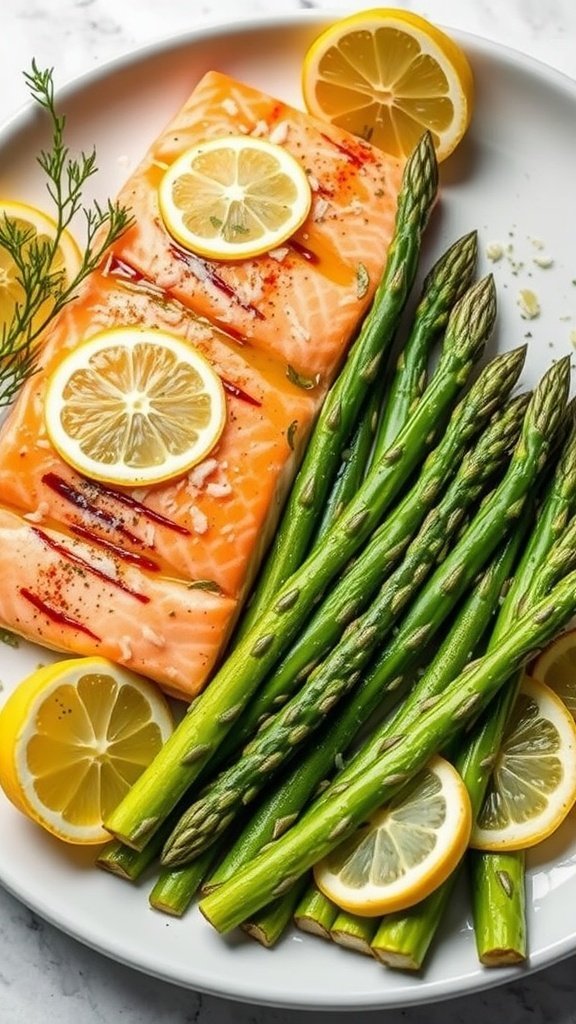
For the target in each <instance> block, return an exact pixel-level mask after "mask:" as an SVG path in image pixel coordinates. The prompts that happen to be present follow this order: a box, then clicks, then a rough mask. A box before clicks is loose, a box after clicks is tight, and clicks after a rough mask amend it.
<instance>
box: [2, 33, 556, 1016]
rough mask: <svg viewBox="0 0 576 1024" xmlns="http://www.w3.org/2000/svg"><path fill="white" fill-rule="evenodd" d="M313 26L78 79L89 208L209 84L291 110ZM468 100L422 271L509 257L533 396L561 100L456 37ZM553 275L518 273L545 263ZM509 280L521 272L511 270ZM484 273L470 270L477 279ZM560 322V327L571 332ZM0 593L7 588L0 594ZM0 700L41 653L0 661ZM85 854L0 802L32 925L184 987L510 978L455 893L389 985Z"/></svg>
mask: <svg viewBox="0 0 576 1024" xmlns="http://www.w3.org/2000/svg"><path fill="white" fill-rule="evenodd" d="M323 20H325V16H324V17H323V18H322V19H321V18H320V17H319V16H318V15H312V16H305V15H296V16H293V17H288V18H285V19H282V20H280V19H278V18H275V19H274V20H273V21H268V22H266V23H262V22H260V23H258V24H255V23H251V24H248V25H246V24H245V25H244V26H242V25H240V26H238V27H236V28H234V29H230V28H225V29H221V30H218V31H215V30H211V31H208V32H202V33H199V34H196V35H194V36H190V37H188V38H186V39H184V40H180V41H173V42H171V43H168V44H163V45H162V46H159V47H157V48H155V49H147V50H145V51H144V52H140V53H139V54H136V55H135V56H134V57H132V58H130V59H129V60H124V61H121V62H116V63H114V64H112V65H110V66H108V67H107V68H106V69H104V70H103V71H101V72H100V73H99V74H98V75H97V76H90V77H89V78H86V79H83V80H82V81H80V82H79V83H78V84H77V85H76V86H74V87H73V88H71V89H69V90H67V91H66V93H65V94H64V96H63V97H62V100H63V102H64V106H65V109H66V111H67V114H68V122H69V140H70V143H71V145H73V146H83V147H85V148H91V147H92V145H93V144H95V145H96V148H97V151H98V164H99V166H100V168H101V170H100V173H99V175H98V179H97V190H98V194H99V195H100V197H101V198H104V197H106V196H107V195H108V194H111V195H112V194H114V193H115V191H116V190H117V189H118V188H119V186H120V185H121V183H122V182H123V180H124V179H125V178H126V176H127V174H128V172H129V170H130V169H131V168H132V167H133V166H134V164H135V163H136V161H137V160H138V159H139V157H140V155H141V154H142V153H143V151H144V150H145V148H146V147H147V145H148V143H149V142H150V141H151V140H152V139H153V138H154V136H155V134H156V133H157V132H158V131H159V130H160V129H161V128H162V126H163V124H164V123H165V122H166V120H167V119H168V118H169V117H170V115H171V114H172V112H173V111H174V110H175V109H176V108H177V107H178V105H179V104H180V103H181V102H182V101H183V100H184V99H185V98H186V96H187V95H188V93H189V92H190V91H191V89H192V88H193V86H194V84H195V82H196V80H197V79H198V78H199V76H200V75H201V74H202V73H203V72H204V71H206V70H208V69H209V68H213V67H215V68H218V69H220V70H223V71H227V72H229V73H231V74H233V75H236V76H237V77H239V78H242V79H245V80H246V81H248V82H251V83H252V84H254V85H256V86H260V87H262V88H263V89H265V90H267V91H269V92H271V93H276V94H277V95H279V96H281V97H283V98H285V99H287V100H289V101H294V102H296V103H298V102H299V67H300V61H301V57H302V54H303V53H304V51H305V49H306V46H307V44H308V42H309V41H310V40H311V39H312V37H313V36H314V35H315V33H316V32H317V31H318V27H319V25H320V24H321V23H322V21H323ZM461 41H462V43H463V45H464V46H465V47H466V49H467V51H468V53H469V56H470V58H471V61H472V64H473V66H474V70H475V74H476V78H477V83H478V96H477V105H476V114H475V119H474V124H473V127H472V130H471V131H470V133H469V136H468V138H467V140H466V142H465V143H464V144H463V146H462V148H461V150H460V151H459V152H458V154H457V155H456V156H455V157H454V158H453V159H452V160H451V161H450V162H449V164H448V165H447V166H446V167H444V168H443V169H442V183H443V187H442V201H441V204H440V206H439V208H438V209H437V211H436V212H435V214H434V218H433V222H432V223H431V225H430V228H429V231H428V236H427V245H426V254H425V259H426V263H427V264H428V265H429V263H430V259H431V258H432V256H434V255H436V254H439V252H440V250H441V248H442V247H443V246H444V245H446V244H447V243H448V242H449V241H452V240H453V239H455V238H456V237H457V236H458V235H459V234H462V233H463V232H465V231H468V230H470V229H471V228H473V227H477V228H478V229H479V231H480V239H481V247H482V249H483V251H484V249H485V246H486V244H487V243H489V242H494V241H499V242H502V243H503V244H504V245H507V244H513V245H514V252H513V264H512V263H511V262H510V260H508V259H506V258H503V259H502V260H501V261H500V262H499V263H496V264H494V266H493V269H494V272H495V275H496V279H497V284H498V290H499V295H500V304H501V314H500V320H499V327H498V331H497V337H496V339H495V342H494V346H499V347H500V348H504V347H506V348H508V347H512V346H515V345H517V344H518V343H520V342H522V340H523V339H524V338H526V339H527V340H528V341H529V346H530V348H529V361H528V366H527V369H526V372H525V380H526V382H527V384H532V383H534V381H535V380H536V378H537V376H538V375H539V374H540V373H541V372H542V370H543V369H544V367H545V366H546V365H547V364H548V363H549V361H550V359H551V358H553V357H554V356H556V355H558V354H560V353H564V352H566V351H568V350H569V348H570V332H571V331H573V330H574V329H575V328H576V283H575V280H574V279H576V256H575V250H574V225H575V224H576V200H575V190H574V187H573V177H574V168H575V167H576V135H575V134H574V120H575V117H576V85H575V84H574V83H572V82H571V81H569V80H568V79H565V78H562V77H561V76H560V75H558V74H556V73H553V72H552V71H550V70H548V69H547V68H545V67H544V66H541V65H538V64H536V63H535V62H533V61H531V60H528V59H527V58H525V57H522V56H520V55H518V54H515V53H511V52H509V51H506V50H502V49H498V48H496V47H494V46H493V45H492V44H488V43H486V42H482V41H481V40H479V39H475V38H472V37H469V36H468V37H462V39H461ZM42 141H45V140H43V138H42V130H41V128H40V123H39V119H38V117H37V115H36V113H31V112H29V111H28V112H25V113H24V114H23V115H21V116H20V117H18V118H17V119H16V120H15V121H13V122H12V124H11V125H10V126H9V128H7V129H6V130H5V131H4V133H3V135H2V138H1V143H0V146H1V148H0V152H1V167H0V195H12V196H13V197H15V198H22V199H28V200H30V201H37V202H41V203H42V202H44V193H43V183H42V179H41V177H40V175H39V174H38V173H37V172H36V170H35V163H34V157H35V155H36V153H37V152H38V148H39V145H40V143H41V142H42ZM533 240H537V241H538V240H539V241H540V242H541V243H543V244H544V250H542V251H544V252H546V253H548V254H549V255H550V256H551V257H552V258H553V259H554V266H553V267H551V268H549V269H542V268H541V267H538V266H536V265H535V264H533V263H532V259H533V257H534V256H539V255H541V254H542V251H541V250H538V249H537V248H536V246H535V245H534V244H533ZM519 263H522V264H523V266H522V267H519V266H517V265H516V264H519ZM489 266H490V264H489V263H488V262H487V260H486V259H485V258H484V257H483V258H482V267H481V270H482V271H483V272H484V271H486V269H487V268H488V267H489ZM523 287H526V288H528V287H529V288H531V289H532V290H534V291H535V292H536V293H537V294H538V296H539V298H540V301H541V305H542V315H541V317H540V318H538V319H536V320H534V321H531V322H527V321H524V320H522V319H521V317H520V313H519V309H518V306H517V305H516V296H517V294H518V291H519V290H520V288H523ZM570 318H571V319H570ZM3 585H4V586H6V585H9V583H7V581H4V584H3ZM1 654H2V669H1V670H0V676H1V678H2V683H3V684H4V694H6V693H8V692H9V690H10V688H11V686H12V685H13V683H14V682H15V681H16V680H18V679H20V678H22V677H23V676H24V675H25V674H26V672H27V671H29V670H30V669H31V668H33V667H34V666H35V665H36V664H37V662H38V661H39V660H46V658H47V655H46V652H44V651H40V649H39V648H32V647H27V646H26V645H22V646H21V647H20V649H19V650H18V651H12V649H11V648H9V647H2V650H1ZM92 858H93V854H92V853H91V852H90V851H76V852H75V851H73V850H72V851H70V850H68V849H67V848H65V847H63V846H62V845H60V844H58V843H57V842H56V841H53V840H51V839H50V837H47V836H45V835H44V834H42V833H41V832H40V831H39V830H37V829H36V828H35V827H34V826H33V825H31V824H29V823H28V822H27V821H26V820H25V819H24V818H23V817H21V816H20V815H19V814H18V813H17V812H16V811H15V810H13V808H12V807H11V806H10V805H9V804H8V802H7V801H6V800H4V799H3V798H0V881H1V882H2V883H3V884H4V885H5V886H6V888H7V889H9V890H10V891H11V892H12V893H14V894H15V895H16V896H18V897H19V898H20V899H22V900H23V901H24V902H25V903H27V904H28V905H29V906H30V907H32V908H33V909H34V910H36V911H37V912H38V913H39V914H40V915H42V916H43V917H45V918H46V919H48V920H49V921H51V922H52V923H54V924H56V925H57V926H58V927H59V928H62V929H63V930H64V931H66V932H68V933H69V934H71V935H73V936H75V937H76V938H78V939H80V940H81V941H82V942H85V943H87V944H88V945H90V946H93V947H95V948H96V949H98V950H100V951H101V952H103V953H105V954H107V955H108V956H111V957H113V958H115V959H117V960H120V961H122V962H124V963H127V964H130V965H132V966H133V967H136V968H139V969H140V970H143V971H146V972H147V973H149V974H153V975H157V976H160V977H162V978H165V979H167V980H170V981H173V982H177V983H179V984H181V985H186V986H190V987H192V988H195V989H198V990H202V991H206V992H212V993H217V994H219V995H222V996H228V997H231V998H235V999H241V1000H246V1001H250V1002H257V1003H265V1004H270V1005H283V1006H291V1007H305V1008H316V1009H318V1008H334V1009H335V1008H340V1009H342V1008H349V1009H361V1008H365V1009H366V1008H376V1007H385V1006H398V1005H406V1004H409V1003H423V1002H430V1001H432V1000H435V999H442V998H446V997H448V996H453V995H456V994H460V993H467V992H470V991H471V990H473V989H478V988H482V987H485V986H489V985H494V984H498V983H500V982H504V981H507V980H510V979H511V978H516V979H517V978H519V977H520V976H521V972H520V971H518V970H511V969H508V970H504V971H501V972H494V971H492V972H490V971H486V970H482V969H480V968H479V966H478V963H477V960H476V956H475V950H474V942H473V935H472V932H471V926H470V921H469V917H468V909H467V901H466V899H465V897H464V894H463V895H462V897H461V898H459V899H458V900H457V901H455V903H454V906H453V907H452V912H451V914H450V917H449V920H447V921H446V922H445V924H444V927H443V929H442V934H441V935H440V936H439V941H438V942H437V943H436V945H435V949H434V952H433V954H432V955H431V957H430V959H429V962H428V964H427V967H426V970H425V971H424V972H423V973H422V975H421V976H419V977H410V976H405V975H402V974H400V973H394V972H391V971H388V972H386V971H385V970H384V969H383V968H381V967H380V966H379V965H378V964H376V962H372V961H370V960H369V959H367V958H363V957H361V956H359V955H356V954H354V953H352V952H348V951H345V950H342V949H339V948H337V947H335V946H330V945H328V944H326V943H323V942H321V941H320V940H318V939H314V938H312V937H310V936H305V935H303V934H300V933H298V934H296V933H294V932H293V933H291V934H290V935H289V936H287V938H286V939H285V940H284V941H283V942H282V943H281V944H280V946H279V948H277V949H276V950H274V951H265V950H263V949H262V948H261V947H260V946H258V945H256V944H253V943H251V942H250V941H248V940H244V939H243V938H239V937H238V936H234V937H232V938H228V939H223V938H220V937H219V936H218V935H216V933H215V932H213V931H212V930H211V929H210V927H209V926H208V925H207V924H206V923H205V922H204V921H203V919H201V918H200V916H199V915H198V914H197V913H196V912H192V913H190V914H189V915H188V916H187V917H186V918H185V919H184V920H183V921H175V920H173V919H169V918H165V917H163V916H161V915H159V914H156V913H153V912H152V911H150V910H149V909H148V906H147V899H146V895H147V890H148V888H149V882H147V883H145V884H142V885H141V886H138V887H134V888H132V887H130V886H129V885H127V884H125V883H123V882H121V881H119V880H117V879H115V878H112V877H111V876H109V875H105V874H103V873H102V872H100V871H97V870H95V869H94V868H93V867H92ZM528 902H529V906H530V913H529V917H530V949H531V956H530V965H529V967H530V968H531V969H537V968H541V967H544V966H545V965H547V964H550V963H552V962H553V961H554V960H557V959H559V958H561V957H564V956H567V955H568V954H570V953H572V952H574V951H575V950H576V923H575V921H574V914H572V913H569V912H567V908H570V907H573V906H574V905H575V902H576V820H575V819H574V818H572V819H571V820H570V821H569V822H568V823H566V824H565V825H564V827H563V829H562V830H561V831H560V832H559V833H557V835H556V836H555V837H554V839H553V840H552V841H550V842H548V843H547V844H545V845H544V846H542V847H541V849H540V850H539V851H538V852H537V853H536V854H535V855H534V856H532V857H531V858H530V872H529V877H528Z"/></svg>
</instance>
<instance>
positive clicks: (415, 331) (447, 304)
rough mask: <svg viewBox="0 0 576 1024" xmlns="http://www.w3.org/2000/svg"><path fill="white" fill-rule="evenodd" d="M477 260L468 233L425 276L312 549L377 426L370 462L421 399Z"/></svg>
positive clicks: (352, 487) (360, 469)
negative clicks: (385, 385) (387, 377)
mask: <svg viewBox="0 0 576 1024" xmlns="http://www.w3.org/2000/svg"><path fill="white" fill-rule="evenodd" d="M477 255H478V238H477V233H476V232H475V231H471V232H470V233H469V234H468V235H464V236H463V237H462V238H459V239H458V241H456V242H454V244H453V245H451V246H450V248H449V249H448V250H447V251H446V252H445V253H444V254H443V255H442V256H441V257H440V259H439V260H437V262H436V263H435V264H434V266H433V267H432V269H431V270H430V271H429V273H428V274H427V275H426V278H425V280H424V284H423V286H422V294H421V296H420V300H419V302H418V306H417V308H416V312H415V314H414V319H413V322H412V326H411V329H410V333H409V335H408V338H407V340H406V342H405V344H404V345H403V346H402V352H401V354H400V355H399V357H398V360H397V364H396V369H395V372H394V376H393V378H392V381H391V383H390V387H389V389H388V391H387V392H386V397H385V401H384V408H383V411H382V416H381V417H380V422H379V423H378V412H379V409H380V406H381V404H382V394H381V392H382V385H381V383H380V382H378V386H376V383H375V384H374V385H373V386H372V394H371V396H370V401H369V403H368V406H367V408H366V410H365V411H364V412H363V413H362V415H361V418H360V420H359V422H358V424H357V426H356V430H355V433H354V435H353V437H352V439H351V441H350V444H349V445H348V447H347V450H346V453H345V456H343V459H342V466H341V468H340V472H339V474H338V477H337V479H336V481H335V483H334V486H333V488H332V491H331V492H330V495H329V496H328V500H327V503H326V508H325V510H324V514H323V516H322V519H321V522H320V525H319V527H318V530H317V532H316V535H315V537H314V544H318V542H319V541H320V540H321V539H322V537H323V536H324V534H325V533H326V530H327V529H328V527H329V526H331V524H332V523H333V522H334V521H335V519H337V518H338V516H339V515H340V513H341V512H342V511H343V510H344V509H345V508H346V505H347V504H348V502H349V501H350V499H351V498H352V497H353V496H354V494H355V493H356V491H357V490H358V488H359V486H360V484H361V483H362V480H363V478H364V474H365V471H366V468H367V466H368V464H369V461H370V456H371V454H372V447H373V443H374V438H375V435H376V427H377V426H378V437H377V441H376V444H375V445H374V452H373V455H372V457H373V458H374V459H378V458H379V457H380V455H383V454H384V452H385V450H386V448H388V447H390V445H391V444H392V442H393V441H394V440H395V438H396V436H397V434H398V433H399V431H400V430H401V429H402V427H403V426H404V424H405V423H406V420H407V419H408V417H409V415H410V412H411V411H412V409H413V408H414V406H415V404H416V402H417V401H418V400H419V399H420V398H421V397H422V394H423V391H424V388H425V386H426V373H427V366H428V357H429V355H430V352H431V350H432V346H433V345H434V344H435V342H436V341H437V340H438V338H439V337H440V336H441V334H442V333H443V331H444V329H445V327H446V324H447V323H448V316H449V314H450V310H451V309H452V307H453V306H454V304H455V303H456V302H457V301H458V299H460V298H462V296H463V295H464V292H465V291H467V289H468V288H469V287H470V285H471V284H472V277H473V274H474V268H475V266H476V259H477Z"/></svg>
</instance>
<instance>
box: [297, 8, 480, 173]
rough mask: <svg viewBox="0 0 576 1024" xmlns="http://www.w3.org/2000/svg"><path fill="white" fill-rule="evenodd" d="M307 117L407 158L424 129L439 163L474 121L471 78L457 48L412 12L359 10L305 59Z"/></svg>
mask: <svg viewBox="0 0 576 1024" xmlns="http://www.w3.org/2000/svg"><path fill="white" fill-rule="evenodd" d="M302 87H303V93H304V101H305V103H306V106H307V108H308V110H309V111H310V113H311V114H314V115H315V116H316V117H321V118H323V119H324V120H328V121H331V122H332V124H335V125H338V126H339V127H340V128H345V129H346V130H347V131H349V132H352V134H353V135H358V136H360V137H361V138H363V139H365V140H366V141H368V142H371V143H372V144H373V145H374V146H378V147H379V148H380V149H383V150H384V151H385V152H386V153H391V154H393V155H395V156H408V154H409V153H411V152H412V150H413V149H414V147H415V145H416V143H417V142H418V140H419V138H420V137H421V135H422V133H423V132H424V131H425V129H429V130H430V131H431V133H432V138H433V140H434V144H435V148H436V154H437V157H438V160H444V159H445V158H446V157H447V156H449V154H450V153H452V151H453V150H454V149H455V147H456V146H457V145H458V143H459V142H460V140H461V139H462V137H463V135H464V133H465V131H466V129H467V128H468V125H469V123H470V118H471V115H472V103H473V94H474V87H473V78H472V71H471V68H470V64H469V63H468V59H467V57H466V55H465V54H464V52H463V51H462V49H461V48H460V47H459V46H458V44H457V43H455V42H454V40H453V39H451V38H450V37H449V36H447V35H446V33H445V32H442V31H440V29H439V28H436V26H435V25H432V24H431V23H430V22H429V21H426V19H425V18H421V17H420V16H419V15H417V14H412V12H411V11H404V10H396V9H394V8H381V9H377V10H368V11H361V12H359V13H358V14H353V15H352V16H351V17H349V18H343V19H342V20H341V21H337V22H336V23H335V24H334V25H331V26H330V27H329V28H328V29H326V31H325V32H323V33H322V35H320V36H319V37H318V39H316V40H315V41H314V42H313V43H312V46H311V47H310V49H309V50H308V52H307V54H306V57H305V58H304V66H303V75H302Z"/></svg>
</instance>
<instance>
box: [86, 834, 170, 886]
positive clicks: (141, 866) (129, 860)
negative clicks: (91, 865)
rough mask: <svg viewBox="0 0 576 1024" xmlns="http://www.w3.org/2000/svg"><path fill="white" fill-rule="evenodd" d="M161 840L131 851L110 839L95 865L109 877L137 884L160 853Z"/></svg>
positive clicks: (115, 840)
mask: <svg viewBox="0 0 576 1024" xmlns="http://www.w3.org/2000/svg"><path fill="white" fill-rule="evenodd" d="M161 838H162V837H160V840H159V841H158V842H157V843H155V842H154V841H152V842H150V843H148V845H147V846H145V847H144V849H143V850H132V849H131V848H130V847H129V846H124V845H123V843H119V842H118V840H117V839H112V840H111V842H109V843H107V844H106V846H105V847H103V849H102V850H101V851H100V853H99V854H98V856H97V858H96V864H97V866H98V867H99V868H102V869H103V871H109V872H110V874H111V875H117V876H118V878H123V879H124V880H125V881H126V882H137V881H138V879H139V878H140V877H141V875H142V874H143V872H144V871H145V870H146V868H147V867H149V866H150V864H152V862H153V861H154V860H155V858H156V857H157V856H158V854H159V853H160V851H161V849H162V842H161Z"/></svg>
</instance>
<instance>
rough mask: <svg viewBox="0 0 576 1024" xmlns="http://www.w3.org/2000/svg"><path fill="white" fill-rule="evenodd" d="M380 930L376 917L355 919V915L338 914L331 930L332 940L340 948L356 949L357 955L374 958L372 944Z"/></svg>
mask: <svg viewBox="0 0 576 1024" xmlns="http://www.w3.org/2000/svg"><path fill="white" fill-rule="evenodd" d="M377 928H378V919H377V918H376V917H355V916H354V915H353V914H345V913H343V912H342V913H340V914H338V916H337V918H336V920H335V921H334V924H333V925H332V927H331V929H330V938H331V939H332V941H333V942H336V943H337V944H338V945H339V946H345V947H346V949H354V950H355V951H356V952H357V953H364V955H365V956H372V948H371V942H372V939H373V938H374V936H375V934H376V929H377Z"/></svg>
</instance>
